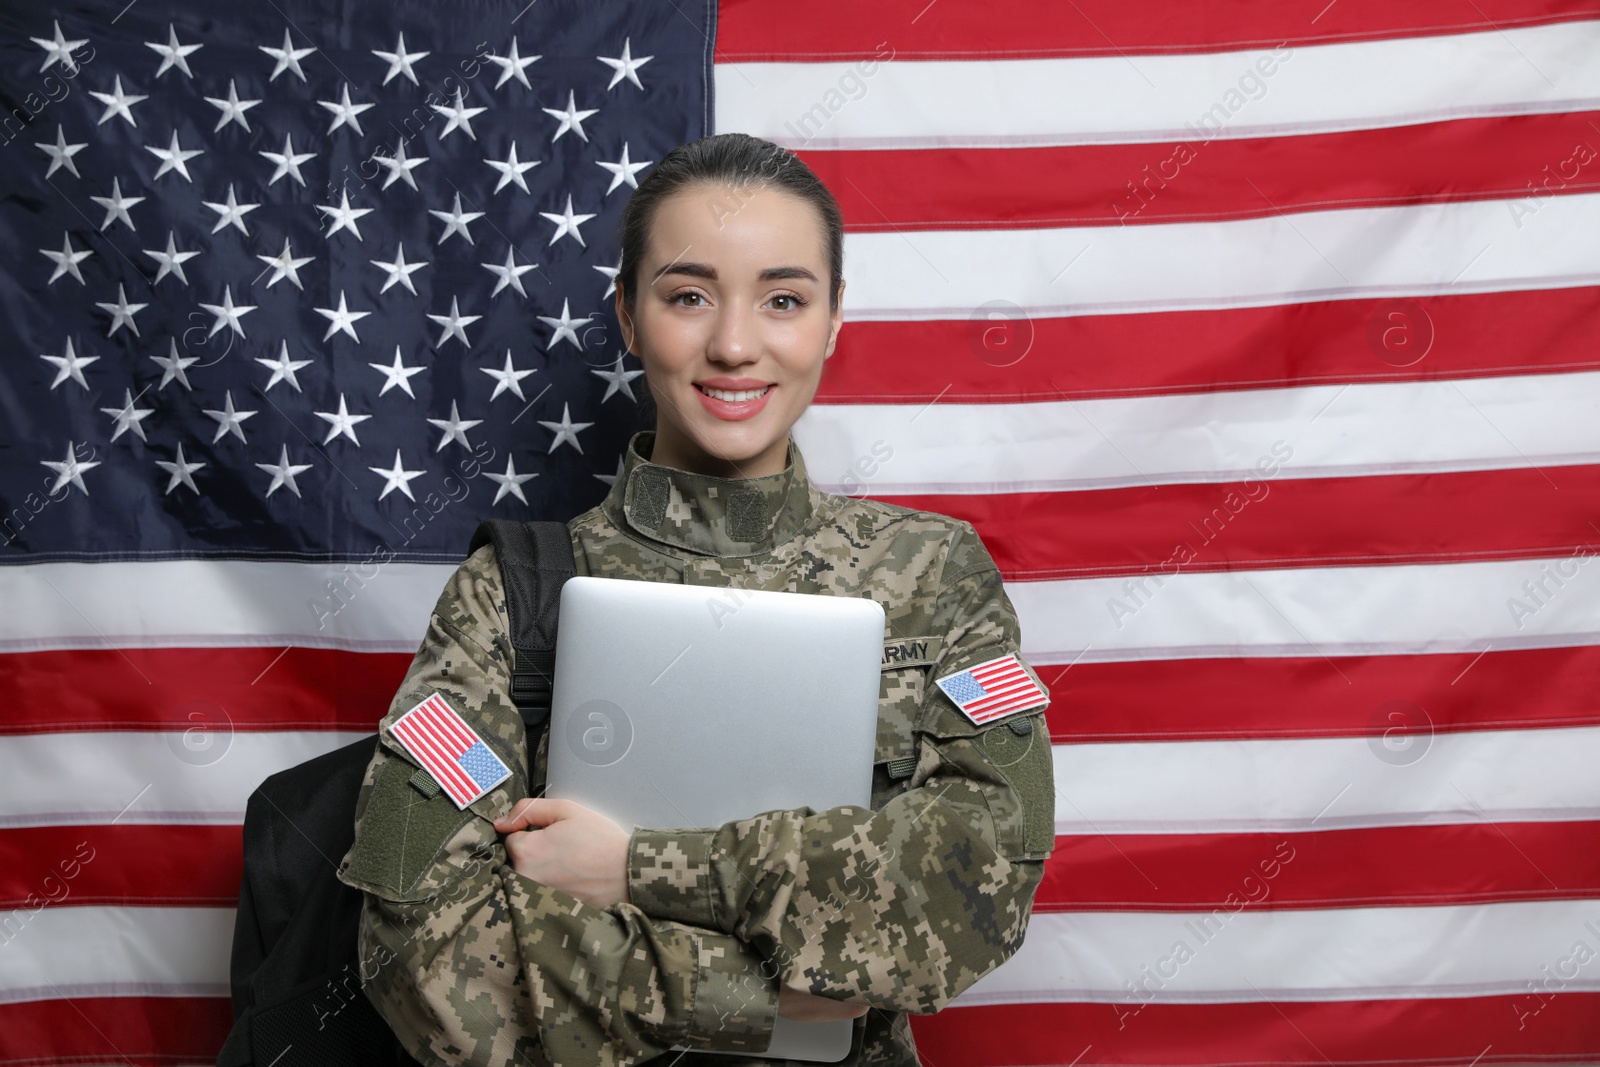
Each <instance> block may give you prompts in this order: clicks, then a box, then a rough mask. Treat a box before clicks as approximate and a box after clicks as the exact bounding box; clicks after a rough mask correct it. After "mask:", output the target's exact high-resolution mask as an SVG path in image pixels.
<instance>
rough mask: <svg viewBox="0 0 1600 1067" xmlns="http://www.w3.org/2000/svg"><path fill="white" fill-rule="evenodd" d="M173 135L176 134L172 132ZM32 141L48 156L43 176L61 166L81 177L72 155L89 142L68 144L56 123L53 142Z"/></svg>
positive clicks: (62, 129) (76, 176) (64, 134)
mask: <svg viewBox="0 0 1600 1067" xmlns="http://www.w3.org/2000/svg"><path fill="white" fill-rule="evenodd" d="M173 136H177V135H176V134H174V135H173ZM33 143H34V144H36V145H38V146H39V147H40V148H42V149H44V153H45V155H47V156H49V157H50V169H49V170H47V171H45V172H44V176H45V177H46V178H48V177H50V175H52V174H54V173H55V172H56V171H58V170H60V169H61V168H62V167H66V168H67V169H68V170H70V171H71V172H72V176H73V177H74V178H81V177H83V175H81V174H79V173H78V165H77V164H76V163H74V162H72V157H73V156H75V155H77V154H78V153H79V152H82V151H83V150H84V149H85V148H88V147H89V142H87V141H85V142H84V143H83V144H68V143H67V134H66V130H65V129H64V128H63V127H62V126H61V125H60V124H59V123H58V124H57V125H56V143H55V144H50V143H48V142H46V141H35V142H33Z"/></svg>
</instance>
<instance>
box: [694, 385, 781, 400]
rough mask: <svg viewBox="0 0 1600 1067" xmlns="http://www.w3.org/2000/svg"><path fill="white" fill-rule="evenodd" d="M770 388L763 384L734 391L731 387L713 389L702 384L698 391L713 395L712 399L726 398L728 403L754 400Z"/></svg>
mask: <svg viewBox="0 0 1600 1067" xmlns="http://www.w3.org/2000/svg"><path fill="white" fill-rule="evenodd" d="M770 388H772V387H771V386H770V385H764V386H762V387H761V388H760V389H741V390H738V391H734V390H732V389H713V388H711V387H710V386H709V385H702V386H701V387H700V391H701V392H703V393H705V394H706V395H707V396H709V397H713V398H714V399H717V400H726V401H728V402H729V403H733V404H737V403H739V402H740V401H741V400H754V399H756V398H757V397H759V396H761V395H762V394H763V393H765V392H766V391H767V390H768V389H770Z"/></svg>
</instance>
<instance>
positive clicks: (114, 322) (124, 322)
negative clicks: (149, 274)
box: [94, 282, 150, 337]
mask: <svg viewBox="0 0 1600 1067" xmlns="http://www.w3.org/2000/svg"><path fill="white" fill-rule="evenodd" d="M94 306H95V307H97V308H100V309H101V310H102V311H108V312H110V313H111V329H109V330H107V331H106V336H107V337H110V336H111V335H112V334H114V333H116V332H117V330H118V328H119V327H122V326H126V327H128V329H130V330H132V331H133V335H134V336H135V337H138V336H139V324H138V323H136V322H134V321H133V316H134V315H136V314H137V313H139V312H141V311H143V310H144V309H145V308H147V307H149V306H150V305H149V304H130V303H128V297H127V295H126V294H125V293H124V292H123V291H122V283H121V282H118V283H117V299H116V302H115V303H109V302H106V301H97V302H96V303H95V305H94Z"/></svg>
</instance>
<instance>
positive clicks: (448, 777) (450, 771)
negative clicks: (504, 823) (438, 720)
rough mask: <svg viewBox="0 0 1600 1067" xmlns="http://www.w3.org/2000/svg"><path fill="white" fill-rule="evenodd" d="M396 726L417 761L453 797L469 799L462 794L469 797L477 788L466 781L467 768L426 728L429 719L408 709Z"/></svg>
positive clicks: (453, 798) (463, 802) (460, 800)
mask: <svg viewBox="0 0 1600 1067" xmlns="http://www.w3.org/2000/svg"><path fill="white" fill-rule="evenodd" d="M393 729H394V731H395V732H396V733H398V734H400V737H401V739H402V740H403V741H405V742H406V747H407V748H408V749H410V750H411V754H412V755H414V756H416V757H417V761H418V762H420V763H421V764H422V765H423V766H424V767H426V768H427V769H428V771H429V772H431V773H432V774H433V776H434V778H436V779H438V782H439V784H440V785H441V786H443V787H444V789H445V791H446V792H448V793H449V794H450V797H451V799H452V800H454V801H456V802H457V803H459V804H465V803H467V801H466V800H465V799H463V798H464V797H470V796H471V795H472V794H473V792H474V790H473V789H472V787H471V785H470V783H468V782H467V781H466V777H467V776H466V772H464V771H463V770H462V769H461V768H460V767H458V766H456V765H455V763H454V762H453V761H452V760H451V759H450V757H449V755H448V754H446V752H445V751H444V750H443V749H442V747H441V745H440V743H439V741H438V740H437V739H436V738H435V737H434V736H433V735H432V733H431V732H430V731H429V730H428V729H427V723H426V721H425V720H423V719H422V717H421V716H420V715H419V714H417V713H416V712H407V713H406V715H404V716H402V717H401V718H400V719H399V720H397V721H396V722H395V724H394V727H393Z"/></svg>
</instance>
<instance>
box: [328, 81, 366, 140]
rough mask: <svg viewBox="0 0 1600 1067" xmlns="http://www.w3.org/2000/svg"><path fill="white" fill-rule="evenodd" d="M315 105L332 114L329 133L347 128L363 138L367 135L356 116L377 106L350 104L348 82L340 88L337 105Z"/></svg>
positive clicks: (329, 101) (333, 103)
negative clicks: (341, 127) (343, 127)
mask: <svg viewBox="0 0 1600 1067" xmlns="http://www.w3.org/2000/svg"><path fill="white" fill-rule="evenodd" d="M317 103H319V104H321V105H322V106H323V107H325V108H327V109H328V110H329V111H331V112H333V125H331V126H329V127H328V132H329V133H332V132H333V131H334V130H337V129H338V128H339V127H340V126H349V127H350V128H351V129H352V130H355V131H356V136H358V137H365V136H366V135H367V131H366V130H363V129H362V128H361V122H360V120H359V119H358V118H357V116H358V115H360V114H361V113H362V112H363V111H366V110H368V109H370V108H374V107H377V106H378V105H376V104H352V103H351V102H350V83H349V82H346V83H345V84H344V86H343V87H342V88H340V90H339V100H338V102H337V103H335V102H334V101H332V100H318V101H317Z"/></svg>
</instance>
